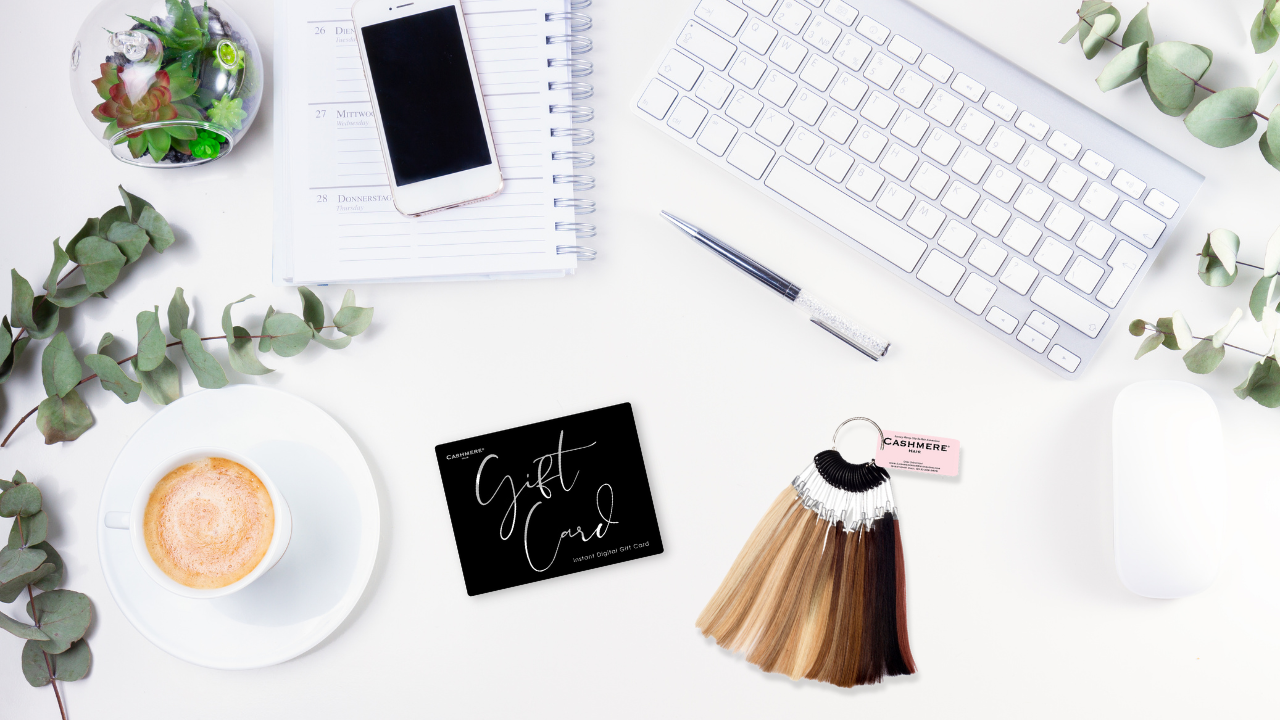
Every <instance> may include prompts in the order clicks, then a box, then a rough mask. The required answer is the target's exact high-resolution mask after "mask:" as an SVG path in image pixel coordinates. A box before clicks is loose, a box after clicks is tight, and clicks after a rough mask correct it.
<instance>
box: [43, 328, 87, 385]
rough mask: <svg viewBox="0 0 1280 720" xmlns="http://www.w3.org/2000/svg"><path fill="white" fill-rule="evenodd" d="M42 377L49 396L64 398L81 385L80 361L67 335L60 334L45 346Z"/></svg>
mask: <svg viewBox="0 0 1280 720" xmlns="http://www.w3.org/2000/svg"><path fill="white" fill-rule="evenodd" d="M40 376H41V377H42V378H43V379H44V392H45V395H49V396H53V395H57V396H58V397H63V396H65V395H66V394H67V393H69V392H71V391H72V390H74V389H75V387H76V385H79V384H80V378H81V372H80V361H79V360H77V359H76V353H75V351H74V350H72V349H71V341H70V340H67V334H66V333H58V334H57V335H55V336H54V337H53V340H52V341H51V342H50V343H49V344H48V345H46V346H45V348H44V354H43V355H42V356H41V358H40Z"/></svg>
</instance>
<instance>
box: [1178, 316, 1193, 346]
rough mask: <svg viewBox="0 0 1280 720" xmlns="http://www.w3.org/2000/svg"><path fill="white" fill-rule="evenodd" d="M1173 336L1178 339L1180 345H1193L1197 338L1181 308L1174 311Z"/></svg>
mask: <svg viewBox="0 0 1280 720" xmlns="http://www.w3.org/2000/svg"><path fill="white" fill-rule="evenodd" d="M1173 336H1174V337H1176V338H1177V339H1178V346H1179V347H1191V343H1192V342H1193V341H1195V339H1196V338H1195V335H1193V334H1192V333H1191V326H1190V325H1189V324H1187V319H1186V317H1184V316H1183V315H1182V311H1181V310H1174V311H1173Z"/></svg>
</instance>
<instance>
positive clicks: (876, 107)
mask: <svg viewBox="0 0 1280 720" xmlns="http://www.w3.org/2000/svg"><path fill="white" fill-rule="evenodd" d="M896 112H898V103H896V102H894V101H892V100H890V99H889V97H888V96H887V95H884V94H882V93H879V92H873V93H871V98H870V99H868V100H867V104H866V105H863V106H862V117H864V118H866V119H868V120H870V121H871V122H873V123H875V124H876V125H879V126H880V127H882V128H885V127H889V121H890V120H892V119H893V114H894V113H896Z"/></svg>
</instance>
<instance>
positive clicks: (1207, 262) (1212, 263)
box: [1197, 228, 1240, 287]
mask: <svg viewBox="0 0 1280 720" xmlns="http://www.w3.org/2000/svg"><path fill="white" fill-rule="evenodd" d="M1239 251H1240V236H1239V235H1236V234H1235V233H1233V232H1231V231H1230V230H1226V229H1223V228H1219V229H1217V230H1214V231H1213V232H1211V233H1209V237H1208V239H1207V240H1205V243H1204V247H1203V248H1201V249H1200V265H1199V270H1198V271H1197V272H1198V274H1199V275H1200V279H1201V280H1202V281H1203V282H1204V284H1205V285H1208V286H1209V287H1226V286H1228V285H1230V284H1231V283H1233V282H1235V281H1236V274H1237V273H1238V272H1239V270H1240V268H1238V267H1236V255H1237V254H1238V253H1239ZM1220 253H1225V255H1226V257H1222V256H1221V255H1220ZM1228 262H1229V263H1230V267H1228Z"/></svg>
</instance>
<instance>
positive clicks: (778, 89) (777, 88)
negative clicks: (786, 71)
mask: <svg viewBox="0 0 1280 720" xmlns="http://www.w3.org/2000/svg"><path fill="white" fill-rule="evenodd" d="M795 91H796V81H795V80H792V79H791V78H789V77H787V76H786V75H783V74H782V73H780V72H778V71H777V70H770V71H769V74H768V75H767V76H766V77H765V79H764V84H763V85H761V86H760V97H762V98H764V99H765V100H768V101H769V102H771V103H773V104H774V105H777V106H778V107H786V106H787V102H788V101H789V100H791V94H792V93H794V92H795Z"/></svg>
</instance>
